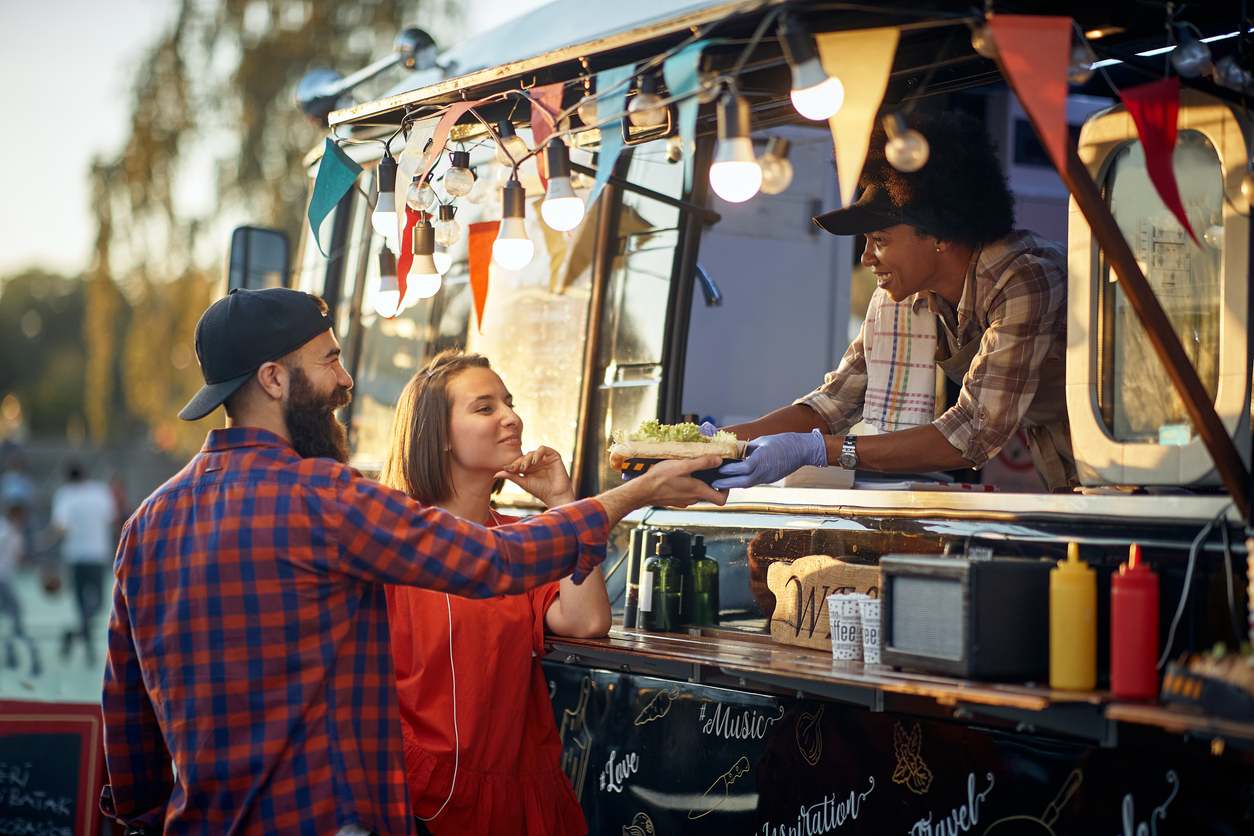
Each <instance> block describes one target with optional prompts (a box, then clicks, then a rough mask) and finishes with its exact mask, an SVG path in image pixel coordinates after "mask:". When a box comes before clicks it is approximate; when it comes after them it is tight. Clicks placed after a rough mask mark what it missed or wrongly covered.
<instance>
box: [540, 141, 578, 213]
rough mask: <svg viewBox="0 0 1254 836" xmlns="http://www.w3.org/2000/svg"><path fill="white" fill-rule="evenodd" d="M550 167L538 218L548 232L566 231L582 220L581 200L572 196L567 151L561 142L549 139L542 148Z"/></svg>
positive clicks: (568, 154) (576, 196)
mask: <svg viewBox="0 0 1254 836" xmlns="http://www.w3.org/2000/svg"><path fill="white" fill-rule="evenodd" d="M545 159H546V160H547V161H548V166H549V188H548V190H547V191H546V192H545V193H544V203H542V204H540V217H542V218H544V222H545V223H546V224H548V225H549V227H550V228H551V229H556V230H557V231H558V232H568V231H570V230H572V229H574V228H575V227H577V226H579V224H580V222H582V221H583V213H584V205H583V200H581V199H580V198H579V196H578V195H576V194H575V190H574V188H573V187H572V185H571V182H570V151H569V150H567V148H566V143H564V142H562V141H561V140H560V139H554V140H551V141H550V142H549V144H548V147H547V148H545Z"/></svg>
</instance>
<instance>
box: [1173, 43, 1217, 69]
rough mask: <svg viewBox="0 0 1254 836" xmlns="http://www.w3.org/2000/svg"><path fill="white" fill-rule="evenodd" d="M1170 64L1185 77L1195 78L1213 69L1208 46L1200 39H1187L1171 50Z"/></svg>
mask: <svg viewBox="0 0 1254 836" xmlns="http://www.w3.org/2000/svg"><path fill="white" fill-rule="evenodd" d="M1171 66H1173V67H1175V68H1176V72H1178V73H1180V75H1182V76H1184V77H1185V78H1197V77H1198V76H1202V75H1206V74H1207V73H1209V72H1210V71H1211V70H1213V69H1214V65H1213V64H1211V51H1210V47H1208V46H1207V45H1206V44H1204V43H1202V42H1201V41H1196V40H1189V41H1185V42H1184V43H1182V44H1180V46H1178V47H1176V48H1175V49H1174V50H1172V53H1171Z"/></svg>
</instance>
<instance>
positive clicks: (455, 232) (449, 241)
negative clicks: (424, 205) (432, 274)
mask: <svg viewBox="0 0 1254 836" xmlns="http://www.w3.org/2000/svg"><path fill="white" fill-rule="evenodd" d="M456 214H457V207H456V206H454V205H453V204H451V203H446V204H444V205H443V206H441V207H440V211H439V214H438V220H436V222H435V243H437V244H439V245H441V246H444V247H451V246H453V245H454V244H456V243H457V241H458V239H459V238H461V237H462V227H461V224H459V223H458V222H457V221H455V220H453V216H454V215H456ZM440 272H441V273H443V272H444V271H443V270H441V271H440Z"/></svg>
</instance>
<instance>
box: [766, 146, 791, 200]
mask: <svg viewBox="0 0 1254 836" xmlns="http://www.w3.org/2000/svg"><path fill="white" fill-rule="evenodd" d="M789 147H790V144H789V142H788V140H786V139H784V138H783V137H779V136H773V137H771V138H770V141H768V142H767V144H766V153H765V154H763V155H762V156H761V157H759V158H758V167H759V168H761V169H762V192H763V193H764V194H779V193H780V192H782V191H784V190H785V189H787V188H788V187H789V186H790V185H792V163H790V162H789V161H788V149H789Z"/></svg>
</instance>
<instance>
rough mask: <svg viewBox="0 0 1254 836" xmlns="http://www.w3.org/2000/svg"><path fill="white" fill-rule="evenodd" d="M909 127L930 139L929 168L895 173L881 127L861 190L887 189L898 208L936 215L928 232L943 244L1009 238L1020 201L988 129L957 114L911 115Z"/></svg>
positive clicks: (873, 138)
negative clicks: (885, 149) (874, 186)
mask: <svg viewBox="0 0 1254 836" xmlns="http://www.w3.org/2000/svg"><path fill="white" fill-rule="evenodd" d="M906 122H907V124H909V126H910V127H912V128H914V129H915V130H916V131H918V132H919V133H921V134H923V136H924V137H926V138H927V141H928V145H929V146H931V154H930V156H929V159H928V162H927V164H926V165H925V166H923V168H921V169H919V170H918V171H916V172H913V173H910V174H907V173H904V172H901V171H898V170H897V169H895V168H893V167H892V166H891V165H890V164H889V163H888V159H887V158H886V157H885V156H884V145H885V142H886V140H887V137H886V135H885V133H884V127H883V125H882V124H881V125H877V127H876V129H875V131H874V133H872V134H871V147H870V150H869V151H868V152H867V158H866V164H865V165H864V166H863V169H862V178H861V180H859V182H858V185H860V186H861V187H862V188H864V189H865V188H867V187H869V186H873V185H878V186H881V187H883V188H884V189H885V190H886V191H887V192H888V194H889V196H890V197H891V198H892V201H893V203H894V204H896V205H897V206H905V205H907V204H908V205H911V206H912V207H914V208H915V209H916V210H922V211H924V212H926V213H927V214H929V215H932V216H933V217H934V218H935V220H934V222H933V223H932V224H930V225H929V228H928V229H927V232H928V233H929V234H931V235H935V236H936V237H937V238H938V239H940V240H942V241H953V242H955V243H960V244H972V245H979V244H989V243H992V242H993V241H996V240H997V239H999V238H1004V237H1005V236H1007V235H1009V234H1010V232H1011V231H1012V230H1013V229H1014V223H1015V202H1014V196H1013V195H1011V193H1010V187H1009V185H1008V184H1007V182H1006V175H1005V174H1003V173H1002V170H1001V163H1000V162H999V161H998V159H997V152H996V150H995V149H994V148H993V141H992V139H991V138H990V137H989V135H988V131H987V130H986V129H985V127H984V124H983V123H982V122H980V121H979V120H978V119H975V118H973V117H970V116H966V115H964V114H956V113H931V114H923V113H911V114H909V115H908V116H906Z"/></svg>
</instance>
